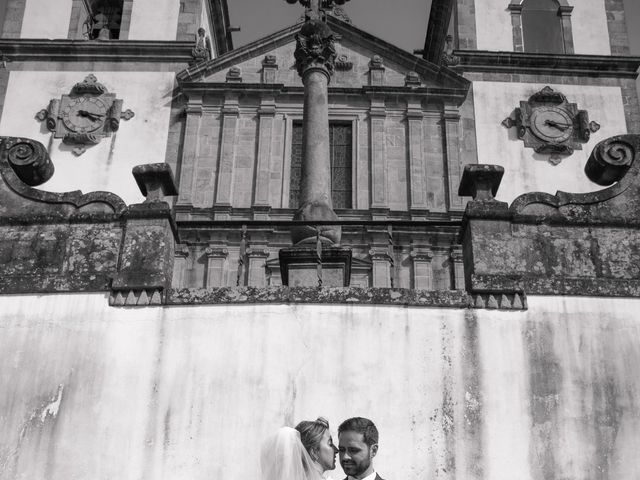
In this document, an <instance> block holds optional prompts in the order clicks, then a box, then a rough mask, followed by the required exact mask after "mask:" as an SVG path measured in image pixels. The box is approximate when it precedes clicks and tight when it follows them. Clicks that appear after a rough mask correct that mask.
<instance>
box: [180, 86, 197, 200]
mask: <svg viewBox="0 0 640 480" xmlns="http://www.w3.org/2000/svg"><path fill="white" fill-rule="evenodd" d="M185 113H186V115H187V118H186V125H185V133H184V143H183V145H184V147H183V150H182V164H181V167H180V189H179V192H180V195H179V196H178V205H191V204H192V203H193V186H194V179H195V167H196V161H197V157H198V139H199V138H200V123H201V121H202V96H201V95H200V96H193V97H191V98H189V103H187V106H186V107H185Z"/></svg>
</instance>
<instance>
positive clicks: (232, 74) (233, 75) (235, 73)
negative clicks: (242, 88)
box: [227, 67, 242, 83]
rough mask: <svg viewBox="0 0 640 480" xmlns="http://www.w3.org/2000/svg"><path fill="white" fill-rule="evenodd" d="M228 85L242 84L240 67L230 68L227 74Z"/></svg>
mask: <svg viewBox="0 0 640 480" xmlns="http://www.w3.org/2000/svg"><path fill="white" fill-rule="evenodd" d="M227 82H228V83H240V82H242V70H240V67H231V68H230V69H229V71H228V72H227Z"/></svg>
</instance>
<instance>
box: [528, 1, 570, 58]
mask: <svg viewBox="0 0 640 480" xmlns="http://www.w3.org/2000/svg"><path fill="white" fill-rule="evenodd" d="M559 8H560V6H559V5H558V3H557V2H556V1H555V0H527V1H525V2H524V4H523V5H522V34H523V42H524V51H525V52H529V53H565V49H564V38H563V35H562V20H561V17H560V15H559V14H558V9H559Z"/></svg>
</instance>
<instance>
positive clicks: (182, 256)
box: [171, 245, 189, 288]
mask: <svg viewBox="0 0 640 480" xmlns="http://www.w3.org/2000/svg"><path fill="white" fill-rule="evenodd" d="M187 270H189V247H188V246H187V245H176V249H175V253H174V257H173V279H172V280H171V286H172V287H173V288H184V287H188V286H189V284H188V282H187Z"/></svg>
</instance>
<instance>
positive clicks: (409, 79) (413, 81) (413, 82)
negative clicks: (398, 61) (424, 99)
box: [404, 72, 422, 87]
mask: <svg viewBox="0 0 640 480" xmlns="http://www.w3.org/2000/svg"><path fill="white" fill-rule="evenodd" d="M421 85H422V82H421V81H420V75H418V73H417V72H408V73H407V75H406V76H405V77H404V86H405V87H419V86H421Z"/></svg>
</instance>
